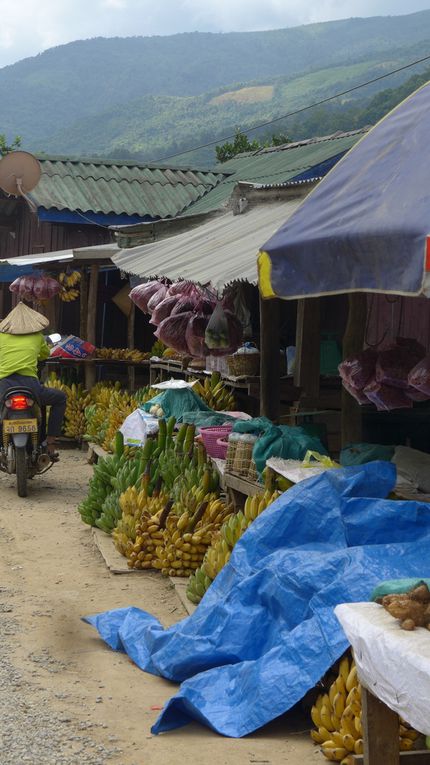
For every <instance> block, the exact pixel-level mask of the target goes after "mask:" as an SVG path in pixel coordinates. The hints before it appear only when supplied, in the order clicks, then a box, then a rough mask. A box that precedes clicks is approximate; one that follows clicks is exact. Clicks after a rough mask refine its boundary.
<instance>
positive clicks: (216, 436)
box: [200, 425, 232, 460]
mask: <svg viewBox="0 0 430 765" xmlns="http://www.w3.org/2000/svg"><path fill="white" fill-rule="evenodd" d="M231 431H232V425H220V426H219V427H218V428H201V429H200V435H201V437H202V441H203V443H204V445H205V449H206V451H207V453H208V454H209V457H217V458H218V459H221V460H225V456H226V453H227V443H226V444H225V446H224V444H218V441H219V440H221V439H222V438H225V437H227V436H229V434H230V433H231Z"/></svg>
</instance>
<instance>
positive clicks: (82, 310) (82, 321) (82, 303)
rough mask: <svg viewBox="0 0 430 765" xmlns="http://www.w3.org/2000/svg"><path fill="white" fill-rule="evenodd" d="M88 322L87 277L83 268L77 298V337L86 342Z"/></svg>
mask: <svg viewBox="0 0 430 765" xmlns="http://www.w3.org/2000/svg"><path fill="white" fill-rule="evenodd" d="M87 321H88V276H87V272H86V270H85V268H83V269H82V273H81V281H80V298H79V336H80V337H81V338H82V340H87Z"/></svg>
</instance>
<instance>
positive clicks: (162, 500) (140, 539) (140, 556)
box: [115, 491, 171, 569]
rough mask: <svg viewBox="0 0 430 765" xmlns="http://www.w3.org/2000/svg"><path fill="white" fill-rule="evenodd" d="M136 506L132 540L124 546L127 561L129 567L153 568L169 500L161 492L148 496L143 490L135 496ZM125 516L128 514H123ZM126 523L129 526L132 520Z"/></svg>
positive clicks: (161, 538) (169, 505)
mask: <svg viewBox="0 0 430 765" xmlns="http://www.w3.org/2000/svg"><path fill="white" fill-rule="evenodd" d="M137 507H138V509H137V510H136V511H135V516H134V530H135V538H134V542H129V543H128V545H127V547H126V557H127V563H128V566H129V568H134V569H148V568H153V567H154V563H155V560H156V553H155V550H156V548H157V546H158V545H160V544H162V542H163V528H164V523H165V518H166V517H167V514H168V512H169V510H170V507H171V502H169V500H168V497H167V495H166V494H163V492H160V493H159V494H154V495H153V496H152V497H148V496H147V495H146V493H145V492H144V491H143V492H140V494H139V495H138V497H137ZM127 517H129V516H125V518H127ZM123 518H124V516H123ZM128 525H129V526H131V525H132V522H131V521H129V522H128ZM118 531H119V533H121V528H119V529H118V527H117V529H116V530H115V533H116V534H118ZM117 547H118V545H117ZM118 549H119V548H118Z"/></svg>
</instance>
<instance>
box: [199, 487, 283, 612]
mask: <svg viewBox="0 0 430 765" xmlns="http://www.w3.org/2000/svg"><path fill="white" fill-rule="evenodd" d="M278 497H279V492H277V491H275V492H273V493H271V492H270V491H266V492H265V493H264V494H259V495H256V496H254V497H248V498H247V500H246V502H245V507H244V511H243V512H241V511H240V512H238V513H236V514H233V515H230V517H229V518H228V519H227V520H226V521H225V523H224V524H223V526H222V527H221V529H220V531H219V533H217V534H216V535H215V536H214V538H213V540H212V543H211V545H210V547H209V548H208V550H207V552H206V554H205V556H204V558H203V562H202V565H201V567H200V568H199V569H197V571H196V573H195V574H194V575H193V576H191V577H190V581H189V583H188V587H187V598H188V600H190V601H191V603H196V604H197V603H200V601H201V599H202V597H203V595H204V594H205V592H206V590H207V589H208V588H209V587H210V585H211V584H212V582H213V580H214V579H215V577H216V576H217V575H218V574H219V572H220V571H221V569H222V568H224V566H225V565H226V563H228V561H229V559H230V555H231V552H232V550H233V548H234V546H235V544H236V542H237V541H238V540H239V539H240V537H241V536H242V534H243V533H244V532H245V531H246V529H247V528H248V526H250V525H251V523H252V522H253V521H254V520H255V519H256V518H257V516H258V515H260V514H261V513H262V512H263V510H265V509H266V507H268V506H269V505H270V504H272V502H274V501H275V499H277V498H278Z"/></svg>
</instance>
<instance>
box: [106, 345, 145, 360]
mask: <svg viewBox="0 0 430 765" xmlns="http://www.w3.org/2000/svg"><path fill="white" fill-rule="evenodd" d="M150 355H151V354H150V353H146V352H144V351H139V350H137V348H97V349H96V351H95V353H94V356H95V358H97V359H111V360H113V361H134V362H140V361H146V360H147V359H149V357H150Z"/></svg>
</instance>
